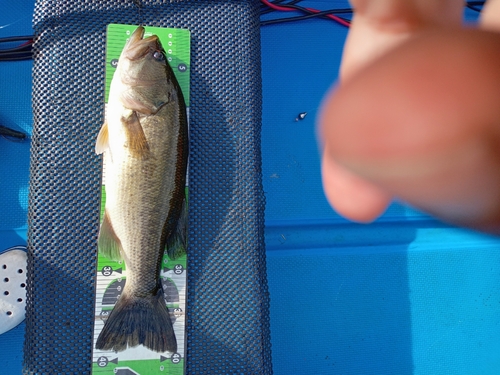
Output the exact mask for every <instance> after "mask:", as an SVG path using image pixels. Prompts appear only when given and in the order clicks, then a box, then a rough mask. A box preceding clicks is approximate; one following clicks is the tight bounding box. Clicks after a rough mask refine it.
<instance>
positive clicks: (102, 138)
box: [95, 122, 109, 155]
mask: <svg viewBox="0 0 500 375" xmlns="http://www.w3.org/2000/svg"><path fill="white" fill-rule="evenodd" d="M108 147H109V144H108V123H107V122H105V123H104V124H103V125H102V127H101V130H99V134H98V135H97V141H96V144H95V153H96V154H97V155H100V154H102V153H103V152H104V151H106V150H107V149H108Z"/></svg>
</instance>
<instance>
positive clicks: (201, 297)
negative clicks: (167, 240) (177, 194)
mask: <svg viewBox="0 0 500 375" xmlns="http://www.w3.org/2000/svg"><path fill="white" fill-rule="evenodd" d="M136 3H137V1H135V2H134V1H124V0H121V1H120V0H109V1H101V0H86V1H64V0H59V1H58V0H37V1H36V6H35V15H34V29H35V33H36V34H37V36H38V37H37V41H36V44H35V61H34V72H33V75H34V83H33V85H34V87H33V107H34V119H35V123H34V131H33V141H32V156H31V183H30V204H29V234H28V247H29V260H28V288H27V289H28V290H27V293H28V300H27V316H26V340H25V350H24V351H25V352H24V373H26V374H50V375H52V374H88V373H90V371H91V358H92V357H91V353H92V338H93V318H94V288H95V284H94V282H95V281H94V275H95V267H96V253H97V243H96V240H97V233H98V225H99V202H100V183H101V175H100V173H101V172H100V171H101V162H100V159H99V158H98V157H97V156H96V155H95V154H94V144H95V139H96V135H97V133H98V130H99V128H100V126H101V124H102V122H103V120H104V113H103V111H104V106H103V101H104V58H105V31H106V25H107V24H108V23H139V22H140V21H141V20H142V21H143V22H144V23H145V24H146V25H150V26H168V27H181V28H188V29H190V30H191V32H192V58H191V64H192V66H191V81H192V84H191V108H190V119H191V121H190V126H191V128H190V135H191V138H190V142H191V143H190V170H189V174H190V178H189V184H190V192H189V205H190V207H189V225H190V227H189V255H188V297H187V309H188V311H187V338H186V339H187V353H186V354H187V373H188V374H210V375H214V374H270V373H272V369H271V355H270V334H269V317H268V310H269V300H268V292H267V282H266V271H265V253H264V245H263V226H264V216H263V215H264V209H263V206H264V197H263V191H262V185H261V160H260V116H261V80H260V35H259V3H258V1H256V0H253V1H250V0H248V1H230V0H221V1H195V0H191V1H181V0H179V1H175V0H174V1H168V0H165V1H153V0H151V1H142V7H141V9H142V10H141V13H139V11H138V6H137V5H136Z"/></svg>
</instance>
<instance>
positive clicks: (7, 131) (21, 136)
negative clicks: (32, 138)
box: [0, 125, 28, 141]
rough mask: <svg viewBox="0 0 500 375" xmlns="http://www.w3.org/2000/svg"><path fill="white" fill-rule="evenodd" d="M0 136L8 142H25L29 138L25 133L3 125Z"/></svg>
mask: <svg viewBox="0 0 500 375" xmlns="http://www.w3.org/2000/svg"><path fill="white" fill-rule="evenodd" d="M0 136H2V137H4V138H5V139H8V140H16V141H24V140H25V139H26V138H28V136H27V135H26V134H25V133H23V132H20V131H17V130H14V129H11V128H8V127H6V126H2V125H0ZM11 138H14V139H11Z"/></svg>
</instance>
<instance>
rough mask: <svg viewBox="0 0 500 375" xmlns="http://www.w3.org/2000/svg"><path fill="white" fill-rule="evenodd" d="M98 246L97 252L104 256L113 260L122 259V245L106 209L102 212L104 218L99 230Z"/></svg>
mask: <svg viewBox="0 0 500 375" xmlns="http://www.w3.org/2000/svg"><path fill="white" fill-rule="evenodd" d="M98 247H99V253H100V254H101V255H103V256H105V257H106V258H108V259H110V260H114V261H120V260H122V255H121V251H122V245H121V242H120V239H119V238H118V236H117V235H116V233H115V230H114V229H113V225H112V224H111V220H110V218H109V215H108V213H107V211H105V212H104V218H103V220H102V224H101V229H100V231H99V240H98Z"/></svg>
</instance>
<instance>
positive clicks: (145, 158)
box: [95, 26, 189, 353]
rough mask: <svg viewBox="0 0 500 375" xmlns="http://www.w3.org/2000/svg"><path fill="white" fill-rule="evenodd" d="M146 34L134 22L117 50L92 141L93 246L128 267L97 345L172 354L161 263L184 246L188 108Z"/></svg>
mask: <svg viewBox="0 0 500 375" xmlns="http://www.w3.org/2000/svg"><path fill="white" fill-rule="evenodd" d="M144 33H145V30H144V28H143V27H142V26H139V27H137V29H136V30H135V31H134V32H133V33H132V35H131V36H130V39H129V40H128V42H127V43H126V45H125V47H124V48H123V50H122V52H121V55H120V58H119V60H118V66H117V68H116V71H115V73H114V75H113V78H112V81H111V85H110V91H109V99H108V107H107V112H106V121H105V123H104V124H103V126H102V127H101V129H100V131H99V134H98V136H97V141H96V146H95V151H96V153H97V154H98V155H99V154H103V153H104V159H105V160H104V161H105V169H106V171H105V173H104V185H105V191H106V202H105V209H104V215H103V220H102V223H101V226H100V230H99V237H98V249H99V252H100V254H102V255H104V256H105V257H107V258H109V259H111V260H117V261H118V260H122V259H123V260H124V261H125V266H126V272H127V273H126V282H125V286H124V288H123V290H122V293H121V295H120V297H119V298H118V300H117V302H116V304H115V306H114V308H113V310H112V311H111V313H110V314H109V316H108V318H107V320H106V321H105V324H104V327H103V329H102V330H101V332H100V334H99V336H98V338H97V341H96V344H95V347H96V349H100V350H113V351H115V352H118V351H122V350H125V349H126V348H128V347H135V346H138V345H143V346H145V347H146V348H149V349H151V350H153V351H155V352H160V353H162V352H165V351H169V352H174V353H175V352H176V351H177V341H176V337H175V332H174V329H173V324H172V321H171V317H170V313H169V310H168V308H167V306H166V303H165V300H164V292H163V289H162V285H161V279H160V269H161V261H162V257H163V254H164V252H165V248H167V254H168V255H169V257H170V258H173V259H175V258H177V257H178V256H179V255H182V254H184V253H185V251H186V250H185V249H186V237H187V235H186V230H187V207H186V194H185V185H186V173H187V163H188V153H189V146H188V124H187V113H186V106H185V102H184V96H183V94H182V90H181V88H180V86H179V83H178V81H177V80H176V78H175V75H174V72H173V70H172V68H171V67H170V65H169V64H168V62H167V58H166V55H165V51H164V50H163V48H162V45H161V42H160V40H159V38H158V36H156V35H151V36H149V37H146V38H144Z"/></svg>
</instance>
